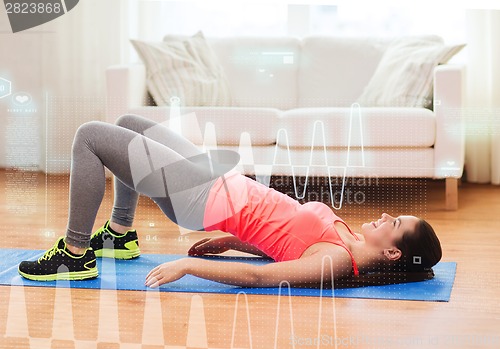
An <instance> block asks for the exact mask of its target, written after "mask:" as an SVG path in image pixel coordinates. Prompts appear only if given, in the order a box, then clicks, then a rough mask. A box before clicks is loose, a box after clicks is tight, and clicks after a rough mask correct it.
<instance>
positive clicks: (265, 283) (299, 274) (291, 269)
mask: <svg viewBox="0 0 500 349" xmlns="http://www.w3.org/2000/svg"><path fill="white" fill-rule="evenodd" d="M333 252H334V253H333V254H328V255H326V254H325V253H315V254H313V255H310V256H308V257H304V258H300V259H296V260H292V261H286V262H278V263H269V264H266V265H262V266H257V265H253V264H247V263H234V262H218V261H207V260H204V259H198V258H185V259H179V260H176V261H173V262H168V263H164V264H161V265H159V266H157V267H156V268H154V269H153V270H151V272H150V273H149V274H148V276H147V277H146V283H145V285H146V286H149V287H158V286H160V285H162V284H165V283H168V282H172V281H175V280H177V279H180V278H181V277H183V276H184V275H187V274H190V275H194V276H197V277H200V278H203V279H207V280H212V281H217V282H221V283H224V284H229V285H236V286H244V287H275V286H279V285H280V283H281V282H282V281H288V282H289V283H290V284H291V285H299V284H300V285H304V284H317V283H318V282H320V281H321V280H323V282H326V281H330V280H331V275H332V271H333V275H334V278H341V277H345V276H348V275H350V274H351V268H352V266H351V260H350V257H349V255H348V254H347V252H345V253H339V251H338V250H334V251H333ZM324 256H326V257H324ZM330 261H331V262H330ZM323 264H324V267H322V265H323ZM330 265H332V266H333V270H332V271H330ZM322 275H323V278H322Z"/></svg>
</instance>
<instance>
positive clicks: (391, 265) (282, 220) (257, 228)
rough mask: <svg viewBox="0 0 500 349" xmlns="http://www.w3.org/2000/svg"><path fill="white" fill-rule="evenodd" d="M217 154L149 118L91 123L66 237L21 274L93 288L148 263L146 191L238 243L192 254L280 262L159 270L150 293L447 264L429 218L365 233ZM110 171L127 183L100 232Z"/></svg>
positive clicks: (384, 223)
mask: <svg viewBox="0 0 500 349" xmlns="http://www.w3.org/2000/svg"><path fill="white" fill-rule="evenodd" d="M209 155H210V156H209ZM209 155H208V154H207V153H203V152H201V151H200V150H199V149H198V148H197V147H196V146H195V145H193V144H192V143H190V142H189V141H188V140H186V139H184V138H182V137H180V136H179V135H178V134H176V133H175V132H173V131H171V130H170V129H168V128H166V127H164V126H162V125H160V124H156V123H154V122H153V121H150V120H147V119H144V118H141V117H138V116H133V115H126V116H122V117H120V118H119V119H118V121H117V125H112V124H107V123H102V122H89V123H86V124H84V125H82V126H81V127H80V128H79V129H78V131H77V133H76V135H75V139H74V142H73V148H72V164H71V177H70V205H69V219H68V226H67V231H66V236H65V237H60V238H59V240H58V241H57V242H56V243H55V244H54V246H53V247H52V248H51V249H50V250H48V251H47V252H46V253H45V254H44V255H43V256H42V257H40V258H39V259H38V260H37V261H24V262H21V263H20V265H19V273H20V274H21V275H22V276H24V277H25V278H28V279H33V280H39V281H47V280H55V279H69V280H81V279H88V278H93V277H96V276H97V275H98V270H97V267H96V256H97V257H114V258H119V259H130V258H135V257H137V256H139V255H140V250H139V246H138V239H137V233H136V231H135V230H132V224H133V219H134V214H135V209H136V206H137V201H138V197H139V193H141V194H144V195H147V196H149V197H150V198H151V199H152V200H153V201H154V202H155V203H156V204H157V205H158V206H159V207H160V208H161V210H162V211H163V212H164V213H165V214H166V215H167V216H168V217H169V218H170V219H171V220H172V221H174V222H175V223H177V224H179V225H180V226H182V227H185V228H187V229H191V230H198V231H214V230H221V231H224V232H228V233H231V234H232V235H233V236H231V237H223V238H217V239H208V240H207V239H205V240H202V241H200V242H198V243H196V244H195V245H194V246H193V247H192V248H191V249H190V250H189V254H190V255H193V256H200V255H205V254H207V253H221V252H223V251H225V250H228V249H235V250H240V251H244V252H249V253H253V254H256V255H261V256H269V257H270V258H272V259H274V260H275V261H276V262H278V263H269V264H266V265H263V266H255V265H250V264H246V263H226V262H224V264H222V262H217V261H211V260H206V259H200V258H185V259H180V260H176V261H173V262H168V263H164V264H161V265H159V266H157V267H156V268H154V269H153V270H151V272H150V273H149V274H148V275H147V277H146V282H145V284H146V285H147V286H150V287H158V286H160V285H162V284H165V283H168V282H172V281H175V280H177V279H179V278H181V277H183V276H184V275H187V274H190V275H195V276H198V277H201V278H205V279H210V280H215V281H218V282H222V283H226V284H232V285H240V286H256V287H257V286H260V287H266V286H277V285H279V284H280V282H281V281H283V280H286V281H288V282H289V283H290V284H292V285H303V284H318V283H319V282H320V281H321V280H323V281H330V279H331V275H333V277H334V278H335V280H337V279H339V280H340V279H345V278H346V277H351V276H354V278H356V277H357V276H358V275H360V274H365V275H368V274H371V273H372V272H377V271H378V272H388V271H390V272H393V271H396V272H397V271H399V272H426V271H428V270H430V268H431V267H432V266H434V265H435V264H436V263H437V262H438V261H439V260H440V258H441V247H440V243H439V240H438V238H437V237H436V234H435V233H434V231H433V229H432V228H431V226H430V225H429V224H428V223H427V222H425V221H423V220H421V219H419V218H416V217H413V216H399V217H391V216H390V215H388V214H385V213H384V214H382V217H381V218H380V219H378V220H376V221H373V222H370V223H365V224H363V225H362V227H361V231H360V234H356V233H354V232H353V231H352V230H351V229H350V228H349V226H348V225H347V224H346V223H345V222H344V221H343V220H342V219H340V218H339V217H338V216H336V215H335V214H334V213H333V211H332V210H331V209H330V208H329V207H328V206H327V205H325V204H323V203H320V202H309V203H306V204H303V205H302V204H300V203H298V202H297V201H296V200H294V199H292V198H290V197H288V196H287V195H285V194H282V193H279V192H277V191H275V190H274V189H271V188H268V187H266V186H264V185H262V184H259V183H258V182H256V181H254V180H251V179H249V178H247V177H245V176H243V175H241V174H239V173H237V172H236V171H234V170H232V168H233V167H234V166H235V165H236V164H237V163H238V162H239V156H238V154H237V153H235V152H230V151H214V152H211V153H210V154H209ZM105 167H106V168H108V169H109V170H110V171H111V172H112V173H113V174H114V176H115V191H114V192H115V199H114V207H113V210H112V212H111V218H110V220H109V221H108V222H106V223H105V224H104V225H103V226H102V227H101V228H99V229H98V230H97V231H95V232H94V233H93V234H92V228H93V225H94V222H95V218H96V215H97V211H98V209H99V206H100V204H101V201H102V199H103V195H104V191H105V172H104V168H105ZM90 247H91V248H90ZM330 263H331V265H332V266H333V270H332V271H330Z"/></svg>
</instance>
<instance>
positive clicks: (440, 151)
mask: <svg viewBox="0 0 500 349" xmlns="http://www.w3.org/2000/svg"><path fill="white" fill-rule="evenodd" d="M463 75H464V67H463V66H460V65H440V66H438V67H436V69H435V70H434V113H435V116H436V141H435V143H434V177H435V178H460V177H461V176H462V172H463V168H464V157H465V136H464V134H465V122H464V117H463V110H462V106H463V105H462V103H463V96H464V93H463V91H464V84H463Z"/></svg>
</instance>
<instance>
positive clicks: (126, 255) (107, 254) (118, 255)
mask: <svg viewBox="0 0 500 349" xmlns="http://www.w3.org/2000/svg"><path fill="white" fill-rule="evenodd" d="M94 253H95V256H96V257H100V258H114V259H134V258H137V257H139V256H140V255H141V250H139V249H137V250H115V249H111V248H103V249H102V250H97V251H95V250H94Z"/></svg>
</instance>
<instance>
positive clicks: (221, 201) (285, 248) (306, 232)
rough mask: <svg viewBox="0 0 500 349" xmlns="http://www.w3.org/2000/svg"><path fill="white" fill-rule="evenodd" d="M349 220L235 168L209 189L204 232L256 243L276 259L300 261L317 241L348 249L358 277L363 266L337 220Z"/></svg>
mask: <svg viewBox="0 0 500 349" xmlns="http://www.w3.org/2000/svg"><path fill="white" fill-rule="evenodd" d="M335 222H342V223H343V224H344V225H345V226H346V227H347V229H348V230H349V232H350V233H351V234H352V235H353V236H354V237H355V238H356V240H359V239H358V237H357V236H356V235H355V234H354V233H353V232H352V231H351V229H350V228H349V227H348V226H347V224H346V223H345V222H344V221H343V220H342V219H340V218H339V217H338V216H337V215H335V214H334V213H333V211H332V210H331V209H330V208H329V207H328V206H327V205H325V204H323V203H321V202H308V203H306V204H303V205H302V204H300V203H299V202H297V201H296V200H294V199H292V198H291V197H289V196H288V195H285V194H282V193H280V192H278V191H276V190H274V189H272V188H268V187H266V186H265V185H263V184H260V183H258V182H256V181H254V180H252V179H250V178H247V177H245V176H243V175H241V174H239V173H238V172H236V171H231V172H229V173H227V174H226V175H225V176H223V177H220V178H219V179H218V180H217V181H216V182H215V184H214V185H213V186H212V188H211V190H210V194H209V197H208V201H207V205H206V208H205V216H204V222H203V223H204V227H205V231H213V230H221V231H224V232H228V233H231V234H233V235H234V236H236V237H238V238H239V239H240V240H241V241H244V242H248V243H250V244H251V245H253V246H256V247H257V248H258V249H259V250H261V251H262V252H264V253H265V254H267V255H268V256H269V257H271V258H273V259H274V260H275V261H278V262H280V261H288V260H293V259H298V258H300V256H301V255H302V253H304V251H305V250H306V249H307V248H308V247H310V246H311V245H313V244H315V243H317V242H329V243H332V244H335V245H338V246H341V247H343V248H345V249H346V251H347V252H348V253H349V255H350V256H351V261H352V267H353V272H354V275H356V276H357V275H359V272H358V267H357V264H356V262H355V261H354V258H353V255H352V253H351V251H350V250H349V249H348V248H347V246H346V245H345V243H344V242H343V241H342V239H341V238H340V236H339V234H338V232H337V230H336V229H335V226H334V223H335Z"/></svg>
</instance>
